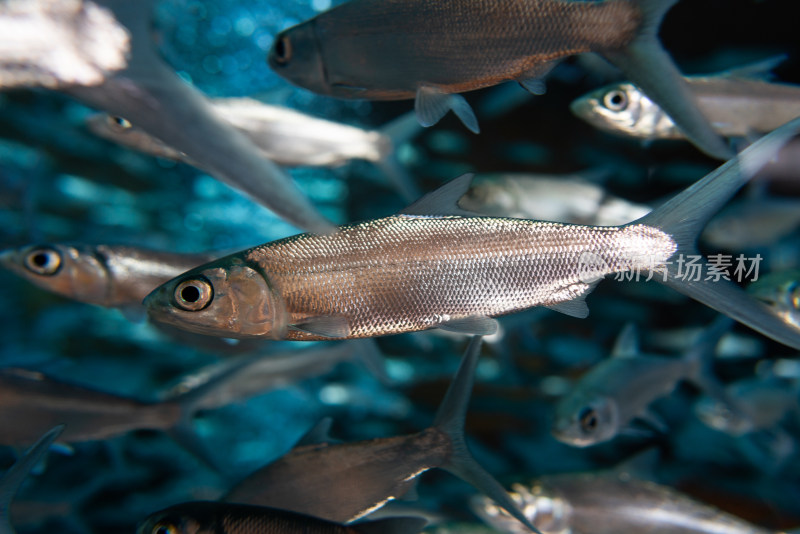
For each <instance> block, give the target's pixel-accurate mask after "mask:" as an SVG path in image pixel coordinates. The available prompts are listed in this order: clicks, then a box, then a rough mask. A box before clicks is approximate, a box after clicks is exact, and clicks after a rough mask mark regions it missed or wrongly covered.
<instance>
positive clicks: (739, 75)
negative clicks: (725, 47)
mask: <svg viewBox="0 0 800 534" xmlns="http://www.w3.org/2000/svg"><path fill="white" fill-rule="evenodd" d="M788 57H789V55H788V54H778V55H776V56H772V57H768V58H764V59H762V60H759V61H755V62H753V63H748V64H746V65H740V66H738V67H733V68H732V69H728V70H726V71H723V72H721V73H719V76H722V77H724V78H734V79H740V80H762V81H771V80H773V79H774V78H775V76H774V75H773V74H772V71H773V70H774V69H776V68H777V67H778V65H780V64H781V63H783V62H784V61H786V59H787V58H788Z"/></svg>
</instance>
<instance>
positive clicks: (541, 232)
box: [144, 120, 800, 348]
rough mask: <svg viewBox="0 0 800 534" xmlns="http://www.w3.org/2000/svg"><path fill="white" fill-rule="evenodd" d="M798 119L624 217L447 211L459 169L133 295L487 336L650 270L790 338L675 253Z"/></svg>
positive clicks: (308, 333)
mask: <svg viewBox="0 0 800 534" xmlns="http://www.w3.org/2000/svg"><path fill="white" fill-rule="evenodd" d="M798 127H800V120H796V121H793V122H791V123H788V124H787V125H786V126H784V127H781V128H779V129H777V130H775V131H774V132H772V133H771V134H769V135H767V136H765V137H764V138H762V139H761V140H759V141H758V142H756V143H754V144H753V145H752V146H751V147H749V148H748V149H746V150H745V151H743V152H742V154H741V155H740V156H739V157H738V158H737V159H734V160H731V161H729V162H728V163H726V164H724V165H723V166H721V167H719V168H718V169H717V170H715V171H714V172H712V173H710V174H709V175H707V176H706V177H705V178H703V179H701V180H700V181H698V182H697V183H696V184H694V185H692V186H691V187H689V188H688V189H686V190H685V191H684V192H682V193H680V194H678V195H677V196H675V197H674V198H673V199H671V200H670V201H668V202H666V203H665V204H664V205H662V206H661V207H659V208H657V209H656V210H654V211H652V212H651V213H649V214H648V215H646V216H644V217H642V218H641V219H638V220H636V221H634V222H632V223H630V224H627V225H624V226H610V227H603V226H600V227H598V226H575V225H566V224H561V223H552V222H539V221H532V220H523V219H501V218H491V217H474V216H469V214H465V212H464V211H462V210H458V209H455V208H454V206H455V204H456V203H457V201H458V200H459V199H460V198H461V197H462V196H463V195H464V193H465V192H466V191H467V189H468V187H469V182H470V176H469V175H465V176H462V177H461V178H459V179H456V180H454V181H452V182H450V183H449V184H446V185H445V186H443V187H442V188H440V189H438V190H436V191H434V192H432V193H430V194H428V195H426V196H425V197H423V198H422V199H420V200H419V201H417V202H416V203H414V204H412V205H411V206H409V207H408V208H406V209H405V210H403V211H402V212H400V213H399V214H397V215H393V216H390V217H386V218H383V219H375V220H369V221H365V222H361V223H356V224H351V225H347V226H342V227H340V228H339V231H338V232H337V233H336V234H334V235H330V236H314V235H310V234H301V235H297V236H293V237H289V238H286V239H282V240H278V241H274V242H271V243H267V244H265V245H262V246H259V247H255V248H252V249H249V250H245V251H243V252H239V253H236V254H232V255H230V256H227V257H225V258H222V259H219V260H217V261H214V262H211V263H209V264H206V265H204V266H200V267H197V268H195V269H193V270H191V271H189V272H187V273H185V274H183V275H181V276H179V277H177V278H175V279H173V280H171V281H169V282H167V283H165V284H164V285H162V286H160V287H159V288H157V289H155V290H154V291H153V292H152V293H151V294H150V295H148V296H147V298H145V300H144V303H145V307H146V308H147V310H148V313H149V314H150V316H151V318H153V319H155V320H157V321H161V322H165V323H168V324H172V325H175V326H177V327H179V328H183V329H186V330H190V331H194V332H199V333H204V334H213V335H218V336H226V337H243V338H244V337H257V336H263V337H271V338H274V339H291V340H314V339H331V338H359V337H372V336H380V335H386V334H397V333H401V332H413V331H417V330H425V329H429V328H443V329H445V330H448V329H449V330H455V331H459V332H464V333H472V334H482V335H489V334H492V333H493V332H494V331H495V330H496V328H497V327H496V321H495V320H494V319H492V317H495V316H499V315H504V314H508V313H512V312H515V311H520V310H523V309H526V308H530V307H533V306H545V307H548V308H551V309H555V310H557V311H560V312H563V313H567V314H569V315H572V316H576V317H586V316H587V315H588V307H587V306H586V302H585V298H586V296H587V295H588V294H589V293H590V292H591V290H592V289H593V288H594V287H595V286H596V285H597V283H599V281H600V280H601V279H602V278H603V276H605V275H607V274H611V273H617V272H631V271H637V272H638V271H650V270H654V271H655V273H656V274H655V275H654V276H653V279H654V280H656V281H658V282H661V283H664V284H666V285H668V286H670V287H672V288H674V289H676V290H677V291H679V292H681V293H684V294H686V295H688V296H690V297H692V298H694V299H696V300H699V301H700V302H703V303H704V304H706V305H708V306H711V307H712V308H714V309H716V310H718V311H720V312H721V313H724V314H726V315H728V316H730V317H733V318H734V319H736V320H737V321H740V322H742V323H744V324H746V325H748V326H750V327H751V328H754V329H755V330H757V331H759V332H761V333H763V334H765V335H767V336H769V337H772V338H773V339H775V340H777V341H779V342H781V343H785V344H787V345H789V346H792V347H795V348H800V330H798V329H795V328H791V327H790V326H789V325H786V324H785V323H783V322H782V321H781V320H780V319H779V318H778V317H777V316H776V315H775V314H774V312H773V311H772V310H771V309H769V308H768V307H767V306H766V305H762V304H761V303H758V302H756V301H755V300H754V299H752V298H750V297H749V296H748V295H747V294H746V293H745V292H744V291H742V290H741V289H740V288H739V287H738V286H736V285H735V284H733V283H732V282H730V281H729V280H719V281H709V280H703V279H702V278H701V279H699V280H694V279H691V278H690V279H688V280H686V279H685V278H686V274H685V273H682V272H681V263H680V262H678V261H677V260H678V259H679V258H681V257H682V256H681V255H692V256H695V255H696V256H697V257H701V256H699V254H696V253H695V249H694V243H695V240H696V238H697V234H698V233H699V232H700V230H701V229H702V228H703V226H704V225H705V223H706V222H707V220H708V219H709V217H711V215H712V214H713V213H714V212H716V211H717V210H718V209H719V207H720V206H721V205H722V204H724V203H725V202H726V201H727V200H728V199H729V198H730V197H731V196H732V195H733V194H734V192H735V191H736V190H738V189H739V188H740V187H741V186H742V185H743V184H744V183H745V182H747V181H748V180H749V179H750V177H751V176H752V175H753V174H754V173H755V172H756V171H757V170H758V169H759V168H760V167H761V166H762V165H763V164H764V163H765V162H766V161H768V160H769V159H770V158H771V157H772V156H773V155H774V154H775V153H776V152H777V151H778V150H779V148H780V146H782V145H783V144H784V143H785V142H786V141H787V140H788V139H789V138H791V136H792V135H793V134H794V133H795V132H796V131H797V129H798Z"/></svg>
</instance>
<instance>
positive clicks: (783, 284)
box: [747, 270, 800, 328]
mask: <svg viewBox="0 0 800 534" xmlns="http://www.w3.org/2000/svg"><path fill="white" fill-rule="evenodd" d="M747 292H748V293H750V294H751V295H753V296H754V297H755V298H757V299H759V300H761V301H763V302H765V303H767V304H768V305H769V306H770V307H772V309H773V310H775V313H777V314H778V315H779V316H780V317H781V318H782V319H783V320H784V321H786V322H788V323H789V324H792V325H794V326H796V327H798V328H800V270H792V271H785V272H780V273H770V274H768V275H766V276H762V277H760V278H759V279H758V280H756V281H755V282H753V283H752V284H750V285H749V286H747Z"/></svg>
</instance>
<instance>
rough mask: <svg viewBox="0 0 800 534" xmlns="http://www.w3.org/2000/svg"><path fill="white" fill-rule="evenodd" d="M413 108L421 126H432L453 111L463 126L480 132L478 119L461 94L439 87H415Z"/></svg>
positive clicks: (473, 131)
mask: <svg viewBox="0 0 800 534" xmlns="http://www.w3.org/2000/svg"><path fill="white" fill-rule="evenodd" d="M414 110H415V111H416V112H417V120H419V123H420V124H421V125H423V126H433V125H434V124H436V123H437V122H439V120H440V119H441V118H442V117H444V116H445V115H446V114H447V112H448V111H451V110H452V111H453V113H455V114H456V117H458V118H459V119H461V122H463V123H464V126H466V127H467V129H468V130H469V131H471V132H472V133H480V128H479V127H478V119H477V118H476V117H475V113H474V112H473V111H472V108H471V107H470V106H469V104H468V103H467V101H466V100H465V99H464V97H463V96H461V95H458V94H447V93H443V92H442V91H441V90H440V89H437V88H435V87H430V86H422V87H420V88H419V89H417V97H416V99H415V100H414Z"/></svg>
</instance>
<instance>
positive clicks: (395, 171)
mask: <svg viewBox="0 0 800 534" xmlns="http://www.w3.org/2000/svg"><path fill="white" fill-rule="evenodd" d="M210 104H211V106H212V107H213V109H214V111H215V112H216V114H217V115H218V116H219V118H221V119H222V120H224V121H225V122H226V123H228V124H230V125H231V126H233V127H234V128H236V129H237V130H239V131H240V132H242V133H243V134H244V135H245V136H246V137H247V138H248V139H249V140H250V141H251V142H252V143H253V144H254V145H255V146H256V147H258V149H259V150H260V151H261V153H262V154H263V155H264V156H265V157H267V158H269V159H270V160H272V161H274V162H275V163H277V164H279V165H285V166H288V167H299V166H314V167H333V166H337V165H341V164H343V163H345V162H347V161H349V160H351V159H361V160H366V161H369V162H372V163H374V164H375V165H377V166H379V167H380V168H381V170H383V171H384V173H385V174H386V175H387V177H388V178H389V179H390V180H391V181H392V182H393V183H394V185H395V186H397V188H398V190H399V191H400V192H401V193H402V194H403V195H404V196H406V197H409V198H416V197H417V196H419V195H418V193H417V192H416V187H415V186H414V184H413V183H412V182H411V179H410V177H409V176H407V173H406V172H405V171H404V169H403V168H402V167H401V166H400V164H399V163H398V162H397V161H396V159H395V150H396V149H397V147H398V146H400V145H401V144H402V143H404V142H406V141H408V140H409V139H410V138H412V137H413V136H415V135H416V134H417V133H418V132H419V129H420V128H419V125H418V124H417V121H416V119H414V116H413V115H411V114H406V115H403V116H401V117H399V118H397V119H395V120H393V121H391V122H389V123H388V124H386V125H385V126H384V127H383V128H381V129H379V130H364V129H362V128H358V127H356V126H350V125H349V124H342V123H338V122H333V121H329V120H325V119H322V118H318V117H312V116H310V115H306V114H305V113H301V112H299V111H295V110H293V109H290V108H285V107H280V106H270V105H268V104H264V103H263V102H259V101H258V100H253V99H251V98H216V99H212V100H210ZM86 123H87V125H88V127H89V129H90V130H91V131H92V132H94V133H95V134H97V135H99V136H101V137H104V138H106V139H110V140H112V141H116V142H117V143H120V144H122V145H125V146H127V147H130V148H134V149H136V150H140V151H142V152H147V153H148V154H152V155H154V156H159V157H162V158H167V159H172V160H176V161H182V162H184V163H188V164H189V165H195V166H201V165H199V164H198V163H197V162H195V161H194V159H192V158H191V157H189V156H187V155H186V154H184V153H183V152H180V151H179V150H175V149H174V148H172V147H170V146H169V145H167V144H166V143H164V142H162V141H161V140H159V139H156V138H155V137H153V136H151V135H148V133H147V132H145V131H143V130H142V129H141V128H137V127H135V126H134V125H133V124H131V123H130V122H129V121H127V120H125V119H123V118H121V117H112V116H111V115H108V114H105V113H99V114H96V115H92V116H91V117H89V118H88V119H87V121H86Z"/></svg>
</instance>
